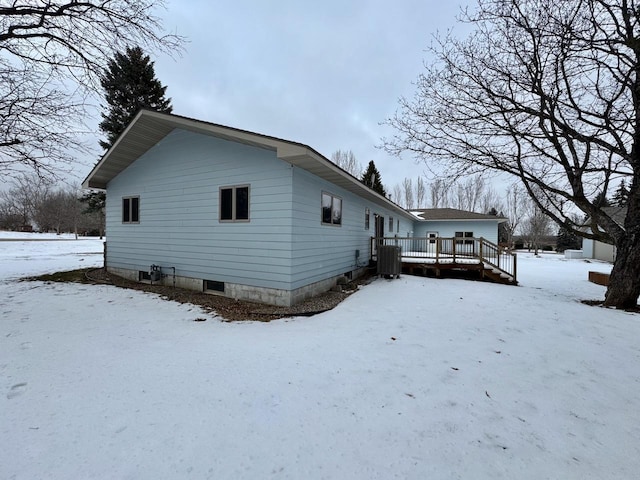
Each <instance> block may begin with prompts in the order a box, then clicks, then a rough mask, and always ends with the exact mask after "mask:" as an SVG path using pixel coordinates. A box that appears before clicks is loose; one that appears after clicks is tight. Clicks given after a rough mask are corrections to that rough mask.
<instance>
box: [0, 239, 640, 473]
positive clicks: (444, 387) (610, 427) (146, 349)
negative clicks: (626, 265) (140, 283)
mask: <svg viewBox="0 0 640 480" xmlns="http://www.w3.org/2000/svg"><path fill="white" fill-rule="evenodd" d="M101 252H102V244H101V242H100V241H99V240H97V239H89V240H78V241H61V242H56V241H41V242H39V241H19V242H5V241H0V445H1V447H0V478H2V479H13V478H15V479H34V478H47V479H49V478H51V479H72V478H73V479H80V478H81V479H121V478H129V479H159V478H198V479H203V478H211V479H222V478H224V479H226V478H234V479H257V478H259V479H264V478H282V479H299V478H308V479H322V478H326V479H376V478H378V479H390V478H402V479H455V478H464V479H498V478H504V479H514V478H517V479H544V478H549V479H604V478H607V479H630V478H637V475H638V472H640V346H639V345H640V342H638V339H639V338H640V315H635V314H628V313H625V312H618V311H612V310H606V309H602V308H597V307H588V306H585V305H583V304H581V303H579V300H580V299H585V298H589V299H595V298H602V297H603V295H604V287H600V286H598V285H594V284H591V283H589V282H587V272H588V271H589V270H598V271H608V270H609V269H610V266H609V265H607V264H603V263H586V262H585V261H583V260H564V259H563V258H562V257H560V256H555V255H545V256H543V257H541V258H535V257H533V256H532V255H530V254H526V253H523V254H521V255H519V263H518V272H519V279H520V282H521V286H520V287H509V286H502V285H494V284H488V283H479V282H471V281H463V280H437V279H430V278H419V277H411V276H407V275H405V276H402V277H401V278H400V279H397V280H377V281H375V282H374V283H372V284H371V285H368V286H366V287H364V288H362V289H361V291H359V292H358V293H356V294H354V295H352V296H351V297H350V298H348V299H347V300H346V301H345V302H343V303H342V304H341V305H339V306H338V307H337V308H336V309H334V310H333V311H330V312H327V313H325V314H322V315H318V316H315V317H310V318H292V319H283V320H278V321H274V322H271V323H258V322H238V323H223V322H220V321H219V319H216V318H215V316H211V315H206V314H204V313H203V312H202V311H200V310H199V309H198V308H197V307H193V306H190V305H179V304H174V303H170V302H167V301H163V300H161V299H160V298H158V297H157V296H155V295H151V294H145V293H141V292H137V291H127V290H123V289H117V288H115V287H109V286H91V285H70V284H53V283H50V284H46V283H42V282H16V281H15V280H14V279H15V278H16V277H17V276H21V275H32V274H35V273H45V272H53V271H57V270H68V269H73V268H80V267H83V266H92V265H100V264H101ZM196 318H206V319H207V321H206V322H196V321H194V320H195V319H196Z"/></svg>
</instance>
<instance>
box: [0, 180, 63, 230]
mask: <svg viewBox="0 0 640 480" xmlns="http://www.w3.org/2000/svg"><path fill="white" fill-rule="evenodd" d="M50 187H51V184H50V183H49V182H48V181H47V180H46V179H43V178H40V177H38V176H37V175H27V174H24V173H23V174H21V175H20V176H17V177H15V178H13V179H12V180H11V186H10V188H9V189H7V190H5V191H3V192H1V193H0V204H2V211H3V212H4V215H5V216H9V217H13V218H14V219H15V220H17V222H18V223H19V225H17V228H22V227H29V226H33V223H34V222H35V223H37V221H36V217H37V209H38V206H39V205H41V204H42V202H43V201H44V199H45V198H47V196H48V195H49V192H50ZM14 228H16V227H14Z"/></svg>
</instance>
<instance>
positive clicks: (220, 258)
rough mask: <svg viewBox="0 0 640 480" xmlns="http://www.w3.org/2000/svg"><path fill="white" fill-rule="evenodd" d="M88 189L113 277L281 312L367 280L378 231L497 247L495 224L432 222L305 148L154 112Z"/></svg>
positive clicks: (139, 119) (120, 143) (141, 119)
mask: <svg viewBox="0 0 640 480" xmlns="http://www.w3.org/2000/svg"><path fill="white" fill-rule="evenodd" d="M83 186H84V187H85V188H99V189H105V190H106V192H107V204H106V228H107V235H108V237H107V238H108V241H107V253H106V267H107V269H108V270H109V271H110V272H112V273H114V274H117V275H120V276H122V277H125V278H128V279H131V280H137V281H162V282H169V283H171V282H175V284H176V285H178V286H180V287H184V288H189V289H193V290H199V291H208V292H211V293H218V294H224V295H226V296H230V297H233V298H238V299H246V300H253V301H258V302H264V303H270V304H275V305H292V304H294V303H296V302H299V301H301V300H303V299H305V298H307V297H310V296H312V295H315V294H318V293H320V292H323V291H326V290H329V289H330V288H331V287H332V286H333V285H335V283H336V281H337V279H338V278H339V277H342V276H347V277H349V278H352V277H356V276H358V275H360V274H361V273H362V272H363V271H364V269H365V267H366V266H367V265H368V262H369V259H370V256H371V246H372V241H371V238H372V237H374V236H376V237H382V236H395V235H397V236H400V237H407V236H412V235H415V234H419V235H428V234H429V233H430V232H431V233H433V232H437V234H438V235H440V236H444V235H450V233H451V232H453V233H455V232H457V231H459V232H466V233H468V232H472V233H471V235H470V236H474V235H477V234H478V233H482V234H483V235H485V236H486V238H488V239H490V240H492V241H494V242H495V241H497V220H495V218H494V221H493V230H492V228H491V227H490V226H489V223H491V222H488V221H487V220H486V219H483V220H482V221H476V220H478V219H475V220H474V219H471V220H464V219H458V220H459V221H458V222H457V223H456V222H455V221H453V220H451V219H449V220H446V219H440V220H438V222H437V223H433V224H431V225H429V224H428V223H429V222H428V221H426V220H423V219H421V218H420V217H418V216H416V215H414V214H412V213H410V212H407V211H405V210H404V209H402V208H401V207H399V206H398V205H396V204H394V203H393V202H391V201H390V200H388V199H387V198H385V197H383V196H381V195H379V194H378V193H376V192H374V191H372V190H371V189H369V188H368V187H366V186H364V185H363V184H362V183H360V182H359V181H358V179H356V178H354V177H353V176H351V175H349V174H348V173H347V172H345V171H343V170H342V169H340V168H339V167H337V166H336V165H335V164H333V163H332V162H330V161H329V160H327V159H326V158H325V157H323V156H322V155H320V154H319V153H318V152H316V151H315V150H313V149H312V148H310V147H308V146H306V145H302V144H299V143H295V142H290V141H286V140H281V139H278V138H274V137H269V136H266V135H261V134H257V133H252V132H248V131H244V130H238V129H235V128H230V127H226V126H222V125H216V124H212V123H207V122H202V121H198V120H194V119H190V118H185V117H180V116H176V115H169V114H162V113H157V112H153V111H146V110H143V111H141V112H139V113H138V115H137V116H136V117H135V119H134V120H133V121H132V122H131V124H130V125H129V126H128V127H127V129H126V130H125V131H124V132H123V133H122V135H121V136H120V137H119V138H118V139H117V141H116V142H115V143H114V145H113V146H112V148H111V149H110V150H109V151H108V152H107V153H106V154H105V155H104V157H103V158H102V159H101V161H100V162H99V163H98V164H97V165H96V166H95V167H94V169H93V170H92V171H91V173H90V174H89V175H88V177H87V179H86V180H85V182H84V183H83ZM422 215H426V213H424V212H423V213H422ZM483 217H484V216H483ZM485 227H486V228H485ZM466 233H464V234H465V235H466Z"/></svg>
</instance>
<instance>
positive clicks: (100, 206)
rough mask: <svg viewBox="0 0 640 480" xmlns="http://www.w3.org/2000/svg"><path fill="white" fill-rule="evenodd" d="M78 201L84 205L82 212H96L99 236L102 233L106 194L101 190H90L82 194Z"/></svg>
mask: <svg viewBox="0 0 640 480" xmlns="http://www.w3.org/2000/svg"><path fill="white" fill-rule="evenodd" d="M80 201H81V202H82V203H84V204H85V205H86V207H85V208H84V210H82V213H83V214H91V213H93V214H96V215H97V217H98V220H99V230H100V238H102V236H103V234H104V223H105V215H104V208H105V206H106V202H107V195H106V194H105V192H104V191H103V190H90V191H88V192H86V193H84V194H83V195H82V197H81V198H80Z"/></svg>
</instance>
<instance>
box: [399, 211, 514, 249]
mask: <svg viewBox="0 0 640 480" xmlns="http://www.w3.org/2000/svg"><path fill="white" fill-rule="evenodd" d="M411 213H413V214H414V215H416V217H418V219H419V220H423V221H416V222H415V223H414V231H413V235H412V236H415V237H423V236H425V235H426V236H427V237H430V238H434V237H475V238H484V239H485V240H488V241H490V242H492V243H495V244H498V224H499V223H501V222H504V221H506V220H507V219H506V218H503V217H497V216H495V215H485V214H482V213H474V212H467V211H464V210H456V209H454V208H425V209H418V210H412V211H411Z"/></svg>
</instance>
